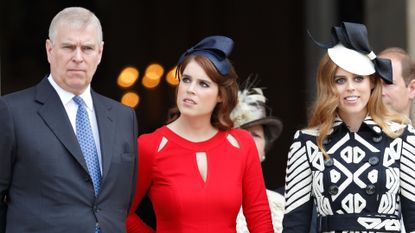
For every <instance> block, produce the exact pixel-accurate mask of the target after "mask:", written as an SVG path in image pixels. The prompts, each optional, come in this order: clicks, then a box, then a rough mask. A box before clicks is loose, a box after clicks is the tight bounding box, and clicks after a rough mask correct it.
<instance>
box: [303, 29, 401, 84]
mask: <svg viewBox="0 0 415 233" xmlns="http://www.w3.org/2000/svg"><path fill="white" fill-rule="evenodd" d="M308 33H309V36H310V37H311V39H312V40H313V41H314V43H316V44H317V45H318V46H320V47H321V48H325V49H328V55H329V57H330V58H331V60H332V61H333V62H334V63H336V64H337V65H338V66H340V67H341V68H343V69H344V70H347V71H349V72H352V73H355V74H359V75H370V74H373V73H377V74H378V75H379V76H380V78H382V79H383V81H385V82H386V83H388V84H392V83H393V79H392V65H391V61H390V60H389V59H383V58H378V57H377V56H376V55H375V53H374V52H373V51H372V49H371V48H370V45H369V40H368V36H367V34H368V33H367V28H366V26H365V25H363V24H359V23H350V22H343V23H342V24H341V25H340V26H339V27H332V29H331V41H329V42H327V43H321V42H317V41H316V40H315V39H314V38H313V37H312V36H311V33H310V32H308Z"/></svg>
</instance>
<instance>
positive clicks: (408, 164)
mask: <svg viewBox="0 0 415 233" xmlns="http://www.w3.org/2000/svg"><path fill="white" fill-rule="evenodd" d="M401 137H402V151H401V156H400V189H401V192H400V198H401V210H402V216H403V220H404V225H405V229H406V232H408V233H410V232H415V130H414V128H413V127H412V126H411V125H409V126H408V127H407V130H405V132H404V133H403V134H402V136H401Z"/></svg>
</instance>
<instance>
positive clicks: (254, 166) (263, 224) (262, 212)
mask: <svg viewBox="0 0 415 233" xmlns="http://www.w3.org/2000/svg"><path fill="white" fill-rule="evenodd" d="M241 136H242V137H241V146H243V147H241V148H243V149H246V150H247V151H246V153H247V157H246V163H245V171H244V175H243V184H242V186H243V191H242V192H243V199H242V209H243V213H244V215H245V218H246V221H247V225H248V229H249V232H251V233H267V232H269V233H273V232H274V231H273V228H272V220H271V212H270V208H269V204H268V198H267V194H266V191H265V190H266V189H265V182H264V177H263V175H262V169H261V163H260V161H259V155H258V150H257V149H256V145H255V142H254V140H253V138H252V137H251V136H250V134H249V133H248V132H246V131H244V132H243V133H242V134H241Z"/></svg>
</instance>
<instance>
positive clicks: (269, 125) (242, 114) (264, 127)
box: [231, 78, 284, 233]
mask: <svg viewBox="0 0 415 233" xmlns="http://www.w3.org/2000/svg"><path fill="white" fill-rule="evenodd" d="M254 84H255V81H254V80H252V79H250V78H248V79H247V84H246V87H245V89H243V90H241V91H239V93H238V104H237V105H236V107H235V108H234V110H233V111H232V113H231V119H232V120H233V122H234V124H235V127H238V128H242V129H245V130H247V131H248V132H249V133H250V134H251V135H252V137H253V138H254V141H255V144H256V147H257V150H258V155H259V159H260V161H261V162H263V161H264V160H265V158H266V154H268V152H269V151H270V149H271V147H272V144H273V143H274V141H275V140H276V139H277V138H278V137H279V136H280V134H281V132H282V128H283V124H282V122H281V121H280V120H279V119H278V118H276V117H273V116H270V115H268V114H267V111H266V105H265V102H266V98H265V96H264V94H263V92H262V89H261V88H256V87H254V86H253V85H254ZM266 191H267V197H268V202H269V206H270V209H271V216H272V225H273V226H274V232H276V233H281V232H282V218H283V216H284V197H283V196H282V195H281V194H279V193H277V192H274V191H271V190H268V189H267V190H266ZM242 211H243V209H242V208H241V210H240V211H239V214H238V218H237V220H236V232H237V233H247V232H249V230H248V227H247V225H246V220H245V216H244V215H243V212H242Z"/></svg>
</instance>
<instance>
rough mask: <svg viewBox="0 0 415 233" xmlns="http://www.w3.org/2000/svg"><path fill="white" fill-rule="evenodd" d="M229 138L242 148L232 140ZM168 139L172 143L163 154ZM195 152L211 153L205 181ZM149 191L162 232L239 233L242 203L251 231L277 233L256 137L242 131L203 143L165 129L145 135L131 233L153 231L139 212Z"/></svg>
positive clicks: (221, 134)
mask: <svg viewBox="0 0 415 233" xmlns="http://www.w3.org/2000/svg"><path fill="white" fill-rule="evenodd" d="M228 134H231V135H232V136H233V137H234V138H235V139H236V141H237V142H238V146H239V148H238V147H236V146H234V145H232V144H231V143H230V142H229V140H228V139H227V136H228ZM163 137H164V138H165V139H167V143H166V144H165V146H164V147H162V149H161V150H160V151H158V150H159V146H160V144H161V142H162V140H163ZM196 152H205V153H206V157H207V178H206V182H205V181H204V180H203V179H202V176H201V175H200V172H199V169H198V166H197V162H196ZM145 193H148V195H149V197H150V199H151V202H152V203H153V207H154V211H155V214H156V221H157V232H159V233H164V232H169V233H173V232H174V233H179V232H180V233H190V232H191V233H205V232H213V233H227V232H232V233H235V232H236V216H237V214H238V211H239V209H240V207H241V204H242V205H243V209H244V214H245V217H246V219H247V222H248V226H249V230H250V232H251V233H257V232H261V233H265V232H270V233H271V232H273V228H272V222H271V215H270V210H269V205H268V200H267V195H266V192H265V185H264V179H263V176H262V170H261V166H260V162H259V156H258V152H257V149H256V147H255V143H254V141H253V139H252V137H251V136H250V135H249V133H248V132H247V131H244V130H241V129H232V130H230V131H227V132H225V131H219V132H218V133H217V134H216V135H215V136H213V137H212V138H211V139H209V140H207V141H203V142H198V143H194V142H190V141H188V140H186V139H184V138H182V137H180V136H178V135H177V134H175V133H174V132H173V131H171V130H170V129H169V128H168V127H166V126H163V127H161V128H159V129H157V130H156V131H155V132H153V133H151V134H144V135H141V136H140V137H139V139H138V178H137V189H136V194H135V198H134V202H133V205H132V207H131V212H130V213H129V216H128V218H127V232H128V233H135V232H140V233H142V232H152V231H151V229H150V228H149V227H148V226H146V225H145V224H144V222H143V221H141V219H140V218H139V217H138V216H137V215H136V214H135V213H134V212H135V210H136V208H137V206H138V204H139V203H140V201H141V199H142V198H143V196H144V194H145Z"/></svg>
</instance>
